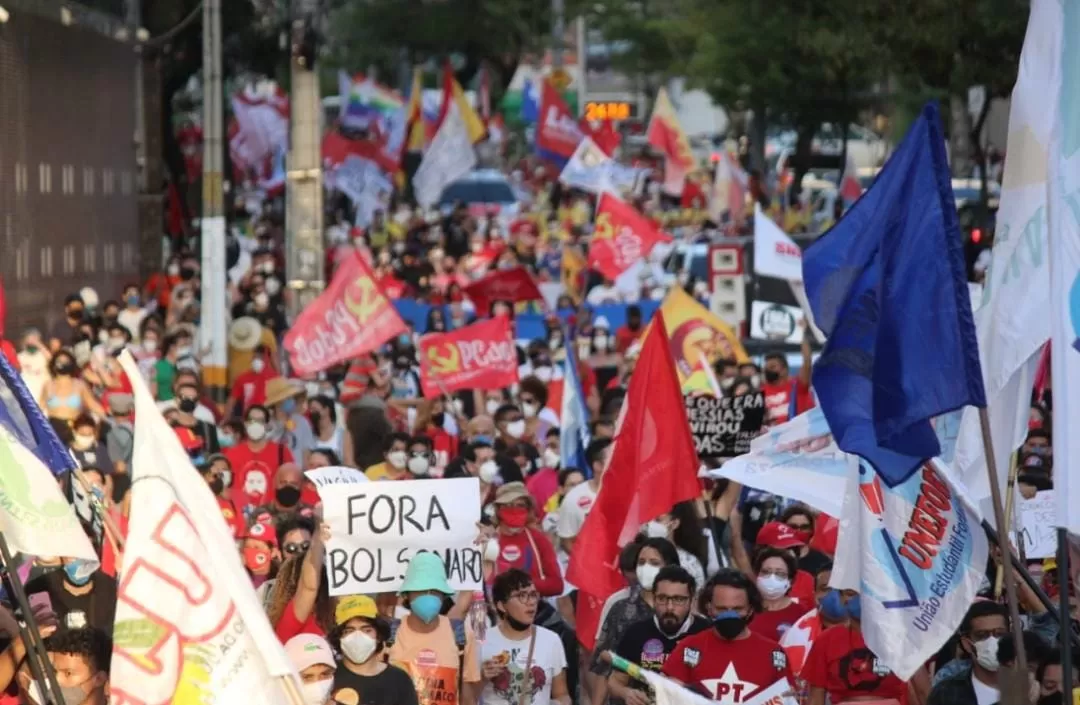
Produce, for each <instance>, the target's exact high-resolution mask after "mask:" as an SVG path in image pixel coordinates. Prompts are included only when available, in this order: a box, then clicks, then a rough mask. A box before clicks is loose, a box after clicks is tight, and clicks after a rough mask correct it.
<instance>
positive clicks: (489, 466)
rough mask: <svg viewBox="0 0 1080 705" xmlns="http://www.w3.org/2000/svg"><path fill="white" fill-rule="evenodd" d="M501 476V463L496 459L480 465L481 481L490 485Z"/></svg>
mask: <svg viewBox="0 0 1080 705" xmlns="http://www.w3.org/2000/svg"><path fill="white" fill-rule="evenodd" d="M498 476H499V464H498V463H496V462H495V461H494V460H488V461H487V462H485V463H484V464H483V465H481V466H480V482H483V483H484V484H485V485H490V484H491V483H492V482H494V481H495V478H496V477H498Z"/></svg>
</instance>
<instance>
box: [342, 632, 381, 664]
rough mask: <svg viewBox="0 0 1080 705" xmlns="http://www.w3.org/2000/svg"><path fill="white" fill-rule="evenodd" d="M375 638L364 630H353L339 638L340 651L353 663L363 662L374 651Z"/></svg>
mask: <svg viewBox="0 0 1080 705" xmlns="http://www.w3.org/2000/svg"><path fill="white" fill-rule="evenodd" d="M375 646H376V644H375V639H374V638H372V637H370V636H368V635H367V634H365V633H364V632H353V633H351V634H349V635H348V636H346V637H345V638H344V639H342V640H341V653H343V654H344V655H345V658H347V659H349V660H350V661H352V662H353V663H356V664H360V663H365V662H366V661H367V660H368V659H369V658H371V655H372V654H374V653H375Z"/></svg>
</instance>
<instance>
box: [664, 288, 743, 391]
mask: <svg viewBox="0 0 1080 705" xmlns="http://www.w3.org/2000/svg"><path fill="white" fill-rule="evenodd" d="M660 311H661V312H663V314H664V323H665V327H666V328H667V334H668V340H669V341H670V344H671V356H672V357H673V358H674V359H675V367H676V369H678V371H679V383H680V384H681V385H682V390H683V393H690V392H695V391H697V392H709V393H711V391H712V385H711V384H710V382H709V376H710V374H711V373H710V371H707V370H706V369H705V362H706V361H708V365H709V366H712V365H715V364H716V362H717V361H718V360H728V359H730V360H735V361H736V362H739V363H743V362H748V361H749V359H750V358H749V356H748V355H747V354H746V349H745V348H743V346H742V342H741V341H740V340H739V336H738V334H737V333H736V332H735V330H734V329H733V328H732V327H731V326H729V325H728V324H727V323H724V322H723V321H722V320H720V318H719V317H718V316H717V315H716V314H714V313H713V312H712V311H710V310H709V309H707V308H705V307H704V306H702V305H701V304H699V303H698V302H697V301H696V300H695V299H694V297H692V296H690V295H689V294H687V293H686V292H685V291H683V289H682V287H679V286H675V287H672V289H671V291H669V292H668V295H667V296H666V297H664V301H663V303H661V304H660Z"/></svg>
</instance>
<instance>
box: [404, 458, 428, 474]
mask: <svg viewBox="0 0 1080 705" xmlns="http://www.w3.org/2000/svg"><path fill="white" fill-rule="evenodd" d="M430 467H431V463H430V462H428V459H427V458H425V457H424V456H422V455H417V456H414V457H412V458H409V472H411V473H412V474H413V475H427V474H428V470H429V469H430Z"/></svg>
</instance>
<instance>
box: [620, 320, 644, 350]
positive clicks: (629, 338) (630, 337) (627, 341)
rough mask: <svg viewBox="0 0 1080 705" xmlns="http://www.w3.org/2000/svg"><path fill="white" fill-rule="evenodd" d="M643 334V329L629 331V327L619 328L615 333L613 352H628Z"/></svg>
mask: <svg viewBox="0 0 1080 705" xmlns="http://www.w3.org/2000/svg"><path fill="white" fill-rule="evenodd" d="M644 332H645V329H644V328H638V329H637V330H630V327H629V326H623V327H622V328H619V329H618V330H617V331H615V352H618V353H624V352H626V351H627V350H629V349H630V346H631V345H633V344H634V341H636V340H637V339H638V338H639V337H641V334H642V333H644Z"/></svg>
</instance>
